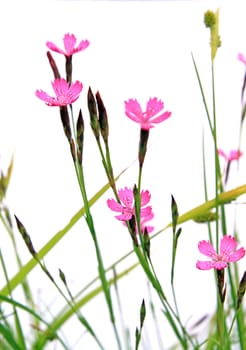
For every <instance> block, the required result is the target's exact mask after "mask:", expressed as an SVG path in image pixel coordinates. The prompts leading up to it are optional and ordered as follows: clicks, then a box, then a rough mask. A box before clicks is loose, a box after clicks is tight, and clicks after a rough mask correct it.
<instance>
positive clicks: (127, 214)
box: [115, 212, 132, 221]
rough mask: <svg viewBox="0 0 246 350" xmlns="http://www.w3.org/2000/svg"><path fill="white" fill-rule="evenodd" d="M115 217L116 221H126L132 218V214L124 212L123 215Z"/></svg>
mask: <svg viewBox="0 0 246 350" xmlns="http://www.w3.org/2000/svg"><path fill="white" fill-rule="evenodd" d="M115 217H116V219H118V220H120V221H128V220H130V219H131V218H132V213H130V212H125V213H124V214H121V215H116V216H115Z"/></svg>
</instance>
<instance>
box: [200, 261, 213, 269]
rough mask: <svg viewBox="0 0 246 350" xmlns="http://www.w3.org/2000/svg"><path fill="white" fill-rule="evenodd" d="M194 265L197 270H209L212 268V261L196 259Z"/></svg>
mask: <svg viewBox="0 0 246 350" xmlns="http://www.w3.org/2000/svg"><path fill="white" fill-rule="evenodd" d="M196 267H197V268H198V269H199V270H211V269H213V268H214V264H213V262H212V261H199V260H198V261H197V262H196Z"/></svg>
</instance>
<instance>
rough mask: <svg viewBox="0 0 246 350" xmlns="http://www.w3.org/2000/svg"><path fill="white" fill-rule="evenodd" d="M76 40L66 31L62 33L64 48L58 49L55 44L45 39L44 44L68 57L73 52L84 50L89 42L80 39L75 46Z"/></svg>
mask: <svg viewBox="0 0 246 350" xmlns="http://www.w3.org/2000/svg"><path fill="white" fill-rule="evenodd" d="M76 42H77V39H76V37H75V35H74V34H69V33H67V34H65V35H64V38H63V43H64V48H65V50H63V49H60V48H59V47H58V46H56V45H55V44H54V43H52V42H51V41H47V42H46V46H47V47H48V48H49V49H50V50H52V51H55V52H58V53H61V54H63V55H64V56H66V57H70V56H72V55H73V54H74V53H77V52H80V51H83V50H85V49H86V48H87V47H88V46H89V44H90V42H89V41H88V40H81V41H80V43H79V45H78V46H77V47H75V45H76Z"/></svg>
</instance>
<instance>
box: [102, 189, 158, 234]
mask: <svg viewBox="0 0 246 350" xmlns="http://www.w3.org/2000/svg"><path fill="white" fill-rule="evenodd" d="M118 195H119V199H120V201H121V203H118V202H117V201H116V200H115V199H108V200H107V205H108V207H109V208H110V209H111V210H113V211H115V212H118V213H120V214H119V215H116V216H115V217H116V219H118V220H120V221H128V220H130V219H131V218H132V216H133V215H134V214H135V208H134V194H133V190H132V189H130V188H127V187H125V188H124V189H120V190H119V191H118ZM140 197H141V208H140V225H141V231H142V232H144V229H145V228H146V230H147V232H148V233H150V232H152V231H153V229H154V227H153V226H146V225H145V224H146V222H148V221H150V220H152V219H153V217H154V214H153V212H152V207H151V206H147V207H146V205H147V204H148V203H149V201H150V197H151V195H150V193H149V191H141V194H140Z"/></svg>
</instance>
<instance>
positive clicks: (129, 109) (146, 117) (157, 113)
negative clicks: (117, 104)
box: [125, 97, 171, 130]
mask: <svg viewBox="0 0 246 350" xmlns="http://www.w3.org/2000/svg"><path fill="white" fill-rule="evenodd" d="M163 109H164V103H163V102H162V101H161V100H158V99H157V98H156V97H154V98H150V99H149V101H148V102H147V105H146V110H145V111H143V110H142V108H141V106H140V104H139V102H138V101H137V100H136V99H129V100H128V101H125V114H126V115H127V117H128V118H130V119H131V120H133V121H134V122H136V123H139V124H140V126H141V129H144V130H149V129H151V128H153V127H154V124H158V123H161V122H163V121H164V120H166V119H168V118H169V117H170V116H171V112H168V111H165V112H164V111H163Z"/></svg>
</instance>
